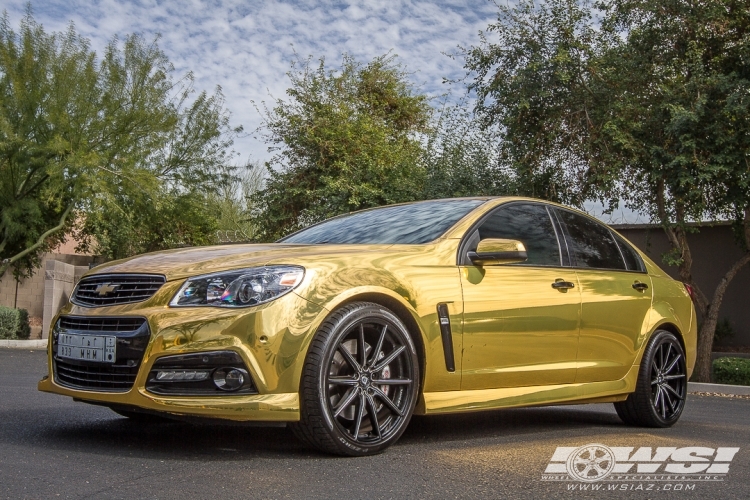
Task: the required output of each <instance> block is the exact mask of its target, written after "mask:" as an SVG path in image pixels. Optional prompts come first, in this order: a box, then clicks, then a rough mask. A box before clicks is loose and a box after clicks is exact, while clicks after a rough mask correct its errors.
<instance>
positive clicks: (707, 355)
mask: <svg viewBox="0 0 750 500" xmlns="http://www.w3.org/2000/svg"><path fill="white" fill-rule="evenodd" d="M748 262H750V252H748V253H746V254H745V255H743V256H742V258H741V259H740V260H738V261H737V262H735V263H734V265H733V266H732V268H731V269H730V270H729V271H727V273H726V274H725V275H724V277H723V278H721V281H719V284H718V285H717V286H716V291H714V296H713V297H712V298H711V303H710V304H709V305H708V308H707V309H706V314H705V316H704V317H703V325H702V326H701V329H700V331H699V332H698V358H697V359H696V362H695V371H694V372H693V376H692V380H693V381H694V382H710V381H711V352H712V351H713V346H714V332H715V331H716V323H717V322H718V321H719V309H720V308H721V302H722V301H723V300H724V293H725V292H726V291H727V287H728V286H729V283H730V282H731V281H732V278H734V276H735V275H736V274H737V273H738V272H739V271H740V269H742V268H743V267H744V266H745V265H746V264H747V263H748Z"/></svg>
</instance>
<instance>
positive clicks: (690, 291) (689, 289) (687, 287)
mask: <svg viewBox="0 0 750 500" xmlns="http://www.w3.org/2000/svg"><path fill="white" fill-rule="evenodd" d="M683 285H685V290H687V293H688V295H690V298H691V299H692V300H695V290H693V285H688V284H687V283H683Z"/></svg>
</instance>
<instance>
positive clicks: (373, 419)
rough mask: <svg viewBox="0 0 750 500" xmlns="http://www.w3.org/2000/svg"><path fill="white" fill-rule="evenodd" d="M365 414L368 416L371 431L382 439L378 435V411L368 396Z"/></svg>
mask: <svg viewBox="0 0 750 500" xmlns="http://www.w3.org/2000/svg"><path fill="white" fill-rule="evenodd" d="M367 413H368V414H369V415H370V423H371V424H372V429H373V430H374V431H375V433H376V434H377V435H378V437H382V435H381V434H380V423H379V422H378V410H377V408H375V400H374V399H373V398H372V396H370V395H369V394H367Z"/></svg>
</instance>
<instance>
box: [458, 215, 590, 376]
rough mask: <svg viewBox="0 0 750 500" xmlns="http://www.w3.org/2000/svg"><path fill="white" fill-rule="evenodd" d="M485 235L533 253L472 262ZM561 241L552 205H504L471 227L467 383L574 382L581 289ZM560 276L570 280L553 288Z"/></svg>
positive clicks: (466, 275) (464, 270)
mask: <svg viewBox="0 0 750 500" xmlns="http://www.w3.org/2000/svg"><path fill="white" fill-rule="evenodd" d="M484 238H504V239H512V240H518V241H520V242H522V243H523V244H524V246H525V247H526V251H527V254H528V259H527V260H526V262H524V263H521V264H509V265H495V266H483V267H480V266H475V265H472V263H471V261H470V260H469V259H468V257H467V256H466V255H467V253H468V252H469V251H473V250H475V249H476V247H477V245H478V243H479V241H480V240H482V239H484ZM561 241H562V235H561V234H559V235H558V228H557V227H556V224H555V223H554V221H553V219H552V216H551V212H549V210H548V208H547V206H546V205H544V204H537V203H525V202H521V203H511V204H508V205H502V206H500V207H499V208H497V209H495V210H494V211H493V212H492V213H490V214H489V215H488V216H487V217H485V218H484V219H483V220H482V221H480V223H479V225H478V227H476V229H473V230H470V233H469V235H468V238H467V240H466V241H465V242H464V243H463V244H462V246H461V249H460V251H459V252H460V259H461V260H460V264H461V266H460V267H461V269H460V271H461V285H462V292H463V298H464V315H463V319H464V330H463V331H464V349H463V359H462V379H461V388H462V390H471V389H489V388H500V387H515V386H533V385H549V384H567V383H572V382H573V381H574V379H575V373H576V369H575V363H576V350H577V346H578V329H579V325H578V323H579V313H580V294H579V289H578V284H577V277H576V273H575V271H574V270H573V269H571V268H569V267H565V266H564V265H563V263H564V260H563V255H561V252H560V244H559V243H560V242H561ZM565 259H567V255H565ZM556 282H558V283H560V282H565V284H566V286H564V287H560V286H558V287H557V288H553V286H552V285H553V283H556ZM556 286H557V285H556Z"/></svg>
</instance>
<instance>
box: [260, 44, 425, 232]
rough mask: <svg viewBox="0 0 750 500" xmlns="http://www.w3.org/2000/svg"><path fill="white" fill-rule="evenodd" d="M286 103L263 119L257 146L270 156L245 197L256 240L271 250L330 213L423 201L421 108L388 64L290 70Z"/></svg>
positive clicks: (386, 59)
mask: <svg viewBox="0 0 750 500" xmlns="http://www.w3.org/2000/svg"><path fill="white" fill-rule="evenodd" d="M288 75H289V78H290V79H291V83H292V86H291V88H289V89H288V90H287V95H288V96H289V100H287V101H284V100H281V99H279V100H277V101H276V102H275V106H274V107H273V109H265V110H264V112H265V122H264V127H265V131H266V135H265V140H266V142H267V143H268V144H269V145H270V146H271V148H270V149H271V150H275V151H276V152H277V153H276V155H275V156H274V157H273V158H272V160H271V161H270V162H269V164H268V178H267V180H266V184H265V187H264V189H263V190H261V191H260V192H259V193H258V194H257V196H255V197H254V199H253V203H254V204H255V207H254V209H255V221H256V223H257V226H258V229H259V232H260V233H259V236H260V237H261V238H262V239H265V240H273V239H276V238H278V237H280V236H283V235H284V234H287V233H289V232H291V231H294V230H296V229H299V228H301V227H304V226H307V225H309V224H311V223H314V222H317V221H320V220H323V219H325V218H328V217H331V216H334V215H338V214H340V213H344V212H349V211H353V210H358V209H363V208H368V207H373V206H378V205H384V204H388V203H397V202H403V201H410V200H413V199H415V198H418V197H419V196H420V195H421V193H422V191H423V183H424V176H425V174H424V168H423V167H422V165H420V157H421V154H422V148H421V144H420V142H419V138H418V136H417V135H418V134H419V133H420V132H424V131H425V130H426V129H427V125H428V120H429V115H430V108H429V105H428V103H427V99H426V97H425V96H423V95H420V94H417V93H415V91H414V89H413V88H412V87H411V85H410V84H409V83H408V80H407V75H406V73H405V72H404V70H403V69H402V67H401V66H400V65H398V64H397V63H396V61H395V57H394V56H389V55H386V56H381V57H377V58H375V59H374V60H372V61H371V62H369V63H368V64H364V65H363V64H360V63H358V62H356V61H355V60H354V59H352V58H351V57H350V56H344V60H343V63H342V65H341V68H340V69H339V70H338V71H331V70H328V69H326V67H325V64H324V61H323V60H321V61H320V63H319V65H318V66H317V67H316V66H313V65H311V63H310V61H309V60H307V61H304V62H302V63H301V64H300V63H297V64H295V65H293V67H292V70H291V71H290V72H289V73H288Z"/></svg>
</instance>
